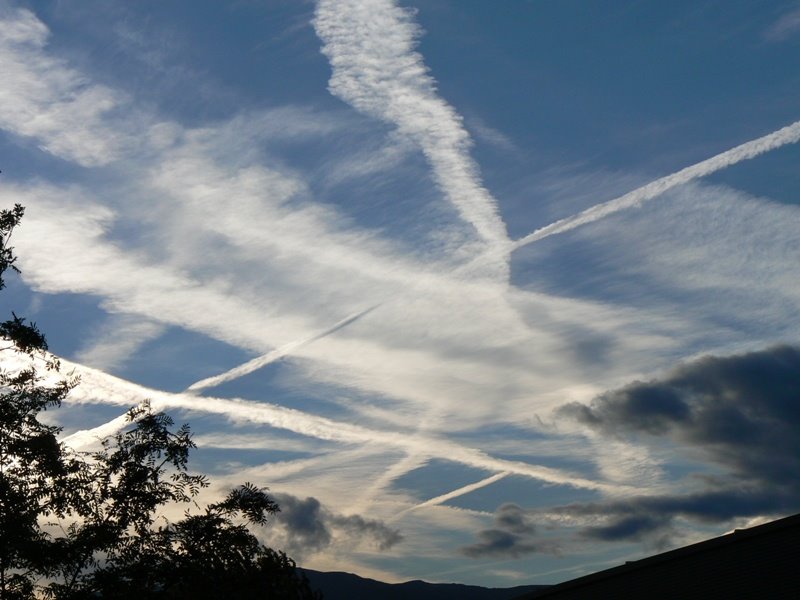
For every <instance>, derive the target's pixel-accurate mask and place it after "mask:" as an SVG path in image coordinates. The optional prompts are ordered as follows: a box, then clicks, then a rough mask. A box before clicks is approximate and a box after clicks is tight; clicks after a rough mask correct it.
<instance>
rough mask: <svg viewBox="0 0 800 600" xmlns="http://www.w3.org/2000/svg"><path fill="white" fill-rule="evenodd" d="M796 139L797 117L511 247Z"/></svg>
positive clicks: (591, 219) (583, 222)
mask: <svg viewBox="0 0 800 600" xmlns="http://www.w3.org/2000/svg"><path fill="white" fill-rule="evenodd" d="M798 141H800V121H795V122H794V123H792V124H791V125H787V126H786V127H783V128H782V129H778V130H777V131H773V132H772V133H770V134H767V135H765V136H763V137H760V138H756V139H754V140H750V141H749V142H745V143H744V144H741V145H739V146H736V147H735V148H731V149H730V150H727V151H725V152H722V153H721V154H717V155H716V156H712V157H711V158H708V159H706V160H704V161H702V162H699V163H697V164H694V165H692V166H690V167H686V168H685V169H681V170H680V171H678V172H676V173H673V174H671V175H667V176H666V177H662V178H661V179H656V180H655V181H651V182H650V183H648V184H647V185H644V186H642V187H640V188H637V189H635V190H633V191H631V192H628V193H627V194H624V195H622V196H620V197H618V198H614V199H613V200H609V201H608V202H603V203H601V204H596V205H594V206H592V207H590V208H587V209H586V210H584V211H581V212H579V213H578V214H577V215H573V216H571V217H566V218H564V219H560V220H558V221H556V222H554V223H551V224H550V225H546V226H545V227H542V228H541V229H537V230H536V231H534V232H533V233H529V234H528V235H526V236H525V237H523V238H520V239H518V240H516V241H515V242H512V245H511V248H512V250H516V249H517V248H521V247H523V246H526V245H528V244H531V243H533V242H537V241H539V240H543V239H544V238H546V237H550V236H551V235H555V234H557V233H564V232H565V231H570V230H571V229H575V228H576V227H580V226H581V225H586V224H587V223H592V222H594V221H597V220H599V219H602V218H603V217H606V216H608V215H611V214H614V213H616V212H619V211H621V210H623V209H626V208H631V207H634V206H639V205H640V204H641V203H642V202H645V201H647V200H652V199H653V198H655V197H656V196H659V195H661V194H663V193H664V192H666V191H667V190H669V189H672V188H674V187H675V186H678V185H682V184H684V183H689V182H690V181H692V180H693V179H697V178H699V177H705V176H706V175H710V174H711V173H715V172H716V171H719V170H721V169H724V168H726V167H730V166H731V165H735V164H736V163H738V162H741V161H743V160H748V159H751V158H755V157H756V156H758V155H760V154H764V153H765V152H769V151H770V150H775V149H776V148H780V147H781V146H785V145H786V144H794V143H796V142H798Z"/></svg>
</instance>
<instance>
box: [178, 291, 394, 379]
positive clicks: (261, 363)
mask: <svg viewBox="0 0 800 600" xmlns="http://www.w3.org/2000/svg"><path fill="white" fill-rule="evenodd" d="M379 306H380V305H379V304H376V305H375V306H371V307H369V308H367V309H366V310H362V311H360V312H357V313H355V314H352V315H350V316H348V317H345V318H344V319H342V320H341V321H339V322H338V323H336V324H335V325H333V326H332V327H329V328H328V329H326V330H325V331H323V332H321V333H318V334H316V335H313V336H311V337H308V338H305V339H303V340H298V341H296V342H290V343H288V344H286V345H284V346H281V347H280V348H277V349H275V350H273V351H272V352H267V353H266V354H263V355H261V356H257V357H256V358H254V359H252V360H249V361H247V362H246V363H244V364H241V365H239V366H238V367H234V368H233V369H230V370H228V371H225V372H224V373H220V374H219V375H214V376H213V377H206V378H205V379H201V380H200V381H196V382H195V383H193V384H192V385H190V386H189V387H187V388H186V390H184V393H187V394H193V393H197V392H199V391H201V390H204V389H208V388H213V387H217V386H218V385H222V384H223V383H227V382H228V381H233V380H235V379H238V378H239V377H244V376H245V375H248V374H250V373H252V372H253V371H257V370H258V369H260V368H262V367H265V366H267V365H268V364H270V363H273V362H275V361H276V360H280V359H281V358H283V357H284V356H288V355H289V354H291V353H292V352H294V351H295V350H297V349H299V348H302V347H303V346H305V345H307V344H311V343H312V342H315V341H316V340H321V339H322V338H325V337H327V336H329V335H331V334H333V333H336V332H337V331H339V330H340V329H342V328H344V327H347V326H348V325H350V324H351V323H353V322H355V321H357V320H359V319H360V318H362V317H364V316H365V315H367V314H369V313H371V312H372V311H373V310H375V309H376V308H378V307H379Z"/></svg>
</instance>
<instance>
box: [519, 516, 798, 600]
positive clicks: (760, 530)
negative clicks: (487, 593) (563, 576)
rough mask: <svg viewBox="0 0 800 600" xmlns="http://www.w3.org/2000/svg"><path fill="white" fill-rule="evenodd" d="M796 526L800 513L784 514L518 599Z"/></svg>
mask: <svg viewBox="0 0 800 600" xmlns="http://www.w3.org/2000/svg"><path fill="white" fill-rule="evenodd" d="M794 527H800V514H796V515H792V516H789V517H783V518H782V519H777V520H775V521H770V522H769V523H764V524H762V525H756V526H755V527H748V528H747V529H735V530H734V531H732V532H731V533H726V534H724V535H721V536H719V537H715V538H711V539H710V540H704V541H702V542H696V543H694V544H690V545H689V546H683V547H681V548H676V549H675V550H669V551H667V552H662V553H661V554H656V555H654V556H648V557H647V558H642V559H639V560H634V561H630V562H626V563H625V564H624V565H619V566H617V567H611V568H610V569H605V570H603V571H598V572H596V573H591V574H589V575H584V576H583V577H578V578H576V579H570V580H568V581H565V582H563V583H558V584H556V585H554V586H552V587H550V588H548V589H546V590H543V591H541V592H534V593H532V594H526V595H523V596H519V597H518V599H517V600H525V599H527V598H530V599H531V600H533V599H534V598H535V599H536V600H538V599H539V598H547V597H548V596H549V595H551V594H556V593H558V592H561V591H563V590H566V589H573V588H577V587H582V586H584V585H589V584H591V583H595V582H596V581H600V580H603V579H610V578H612V577H617V576H619V575H623V574H625V573H628V572H630V571H636V570H639V569H647V568H649V567H651V566H654V565H657V564H661V563H665V562H669V561H672V560H681V559H683V558H685V557H687V556H691V555H693V554H699V553H701V552H707V551H709V550H714V549H716V548H719V547H720V546H728V545H732V544H737V543H739V542H743V541H746V540H749V539H750V538H754V537H759V536H762V535H769V534H772V533H775V532H778V531H781V530H783V529H791V528H794Z"/></svg>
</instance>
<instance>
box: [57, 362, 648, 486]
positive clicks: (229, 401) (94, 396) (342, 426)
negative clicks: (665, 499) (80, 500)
mask: <svg viewBox="0 0 800 600" xmlns="http://www.w3.org/2000/svg"><path fill="white" fill-rule="evenodd" d="M61 363H62V367H63V368H64V369H67V370H74V371H75V372H76V373H77V374H79V375H80V377H81V385H79V386H77V387H76V388H75V389H73V390H72V391H71V392H70V395H69V398H68V400H69V401H72V402H75V403H76V404H101V403H102V404H112V405H118V406H125V407H129V406H131V405H132V404H140V403H141V402H144V401H145V400H147V399H149V400H150V401H151V404H152V407H153V409H154V410H169V409H180V410H188V411H192V412H198V413H206V414H215V415H220V416H224V417H227V418H229V419H232V420H236V421H243V422H250V423H257V424H261V425H268V426H270V427H274V428H277V429H283V430H286V431H292V432H294V433H299V434H301V435H304V436H308V437H312V438H316V439H319V440H327V441H331V442H338V443H342V444H380V445H383V446H389V447H394V448H398V449H400V450H403V451H405V452H407V453H408V454H418V455H422V454H425V455H428V456H431V457H435V458H439V459H442V460H447V461H451V462H455V463H460V464H463V465H467V466H470V467H474V468H477V469H483V470H485V471H490V472H494V473H498V474H499V473H503V472H508V473H510V474H514V475H522V476H524V477H530V478H532V479H537V480H540V481H546V482H548V483H554V484H557V485H568V486H571V487H575V488H585V489H592V490H598V491H601V492H605V493H609V494H612V495H615V494H619V493H622V492H632V491H633V488H630V487H629V486H626V485H619V484H611V483H606V482H604V481H597V480H592V479H586V478H584V477H580V476H579V475H576V474H575V473H571V472H568V471H562V470H560V469H553V468H550V467H545V466H542V465H535V464H530V463H526V462H522V461H514V460H506V459H502V458H495V457H493V456H490V455H488V454H486V453H485V452H483V451H481V450H478V449H475V448H470V447H467V446H462V445H461V444H458V443H456V442H452V441H449V440H447V439H442V438H439V437H436V436H409V435H408V433H407V432H404V431H392V430H379V429H371V428H367V427H363V426H361V425H354V424H350V423H345V422H342V421H336V420H333V419H330V418H327V417H320V416H316V415H312V414H309V413H305V412H303V411H300V410H297V409H293V408H287V407H284V406H279V405H276V404H271V403H267V402H253V401H248V400H243V399H240V398H214V397H210V396H207V397H204V398H203V399H202V402H198V398H197V397H196V396H193V395H191V394H185V393H170V392H165V391H162V390H156V389H152V388H147V387H144V386H141V385H138V384H135V383H133V382H130V381H125V380H124V379H120V378H118V377H114V376H113V375H109V374H107V373H103V372H102V371H98V370H97V369H92V368H89V367H85V366H82V365H78V364H76V363H73V362H70V361H68V360H66V359H61ZM126 424H127V421H126V420H125V416H124V415H121V416H119V417H117V418H116V419H114V421H112V422H109V423H105V424H103V425H101V426H100V427H99V428H95V429H90V430H84V431H78V432H75V433H74V434H72V435H71V436H68V437H67V438H65V439H63V440H62V441H64V442H65V443H67V444H68V445H70V446H72V447H73V448H76V449H78V448H82V447H85V446H87V445H89V444H92V443H96V442H97V441H98V435H97V434H96V433H95V432H96V431H97V430H98V429H102V433H103V434H105V435H109V434H113V433H114V432H113V431H111V430H112V428H114V427H116V428H117V430H119V429H122V428H123V427H124V426H125V425H126ZM493 477H495V476H493ZM489 479H490V480H491V477H490V478H489ZM483 481H484V482H486V481H488V480H483ZM480 483H481V482H479V483H478V484H472V485H473V486H475V485H480ZM488 483H491V481H488ZM488 483H485V485H488ZM473 489H477V488H473ZM450 493H451V494H452V493H453V492H450ZM453 497H454V496H453Z"/></svg>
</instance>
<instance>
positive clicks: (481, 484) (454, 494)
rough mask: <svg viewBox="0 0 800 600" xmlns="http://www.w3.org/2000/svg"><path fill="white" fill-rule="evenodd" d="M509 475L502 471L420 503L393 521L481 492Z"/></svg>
mask: <svg viewBox="0 0 800 600" xmlns="http://www.w3.org/2000/svg"><path fill="white" fill-rule="evenodd" d="M509 475H511V473H509V472H508V471H501V472H500V473H496V474H494V475H491V476H490V477H486V478H484V479H481V480H480V481H476V482H475V483H470V484H467V485H464V486H461V487H460V488H458V489H455V490H453V491H451V492H447V493H446V494H442V495H440V496H436V497H435V498H431V499H429V500H425V502H420V503H419V504H417V505H416V506H412V507H410V508H407V509H406V510H404V511H403V512H401V513H400V514H398V515H397V516H396V517H395V519H393V520H396V519H400V518H401V517H404V516H405V515H407V514H408V513H410V512H412V511H415V510H419V509H420V508H426V507H428V506H438V505H439V504H443V503H445V502H447V501H448V500H452V499H453V498H458V497H459V496H463V495H465V494H469V493H471V492H474V491H475V490H479V489H481V488H485V487H486V486H487V485H492V484H493V483H496V482H498V481H500V480H501V479H505V478H506V477H508V476H509Z"/></svg>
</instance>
